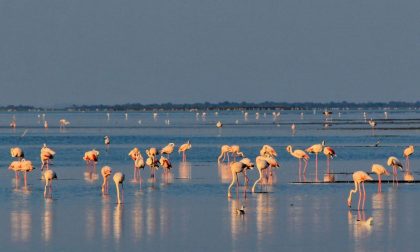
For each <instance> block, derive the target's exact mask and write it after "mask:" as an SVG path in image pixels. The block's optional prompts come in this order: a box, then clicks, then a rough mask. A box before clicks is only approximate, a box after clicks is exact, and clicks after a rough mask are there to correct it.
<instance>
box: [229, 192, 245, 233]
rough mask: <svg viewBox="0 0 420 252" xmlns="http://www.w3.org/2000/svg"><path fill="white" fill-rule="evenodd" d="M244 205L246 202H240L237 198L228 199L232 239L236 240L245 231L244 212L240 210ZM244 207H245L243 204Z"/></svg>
mask: <svg viewBox="0 0 420 252" xmlns="http://www.w3.org/2000/svg"><path fill="white" fill-rule="evenodd" d="M244 205H246V202H241V201H240V200H239V199H234V200H230V201H229V209H230V211H231V218H230V229H231V235H232V240H234V241H236V240H238V239H239V237H240V235H241V234H244V233H246V229H247V228H246V214H245V212H243V213H242V212H241V211H240V210H241V208H242V207H243V206H244ZM244 208H245V209H246V207H245V206H244Z"/></svg>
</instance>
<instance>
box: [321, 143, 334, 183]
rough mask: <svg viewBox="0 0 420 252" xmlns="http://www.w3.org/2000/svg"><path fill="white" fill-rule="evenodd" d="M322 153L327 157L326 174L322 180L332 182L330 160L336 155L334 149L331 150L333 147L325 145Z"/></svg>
mask: <svg viewBox="0 0 420 252" xmlns="http://www.w3.org/2000/svg"><path fill="white" fill-rule="evenodd" d="M324 155H325V156H326V157H327V174H325V176H324V182H334V181H335V177H334V175H333V174H331V171H330V160H331V159H333V158H334V157H335V156H336V154H335V151H334V150H333V148H331V147H329V146H325V147H324Z"/></svg>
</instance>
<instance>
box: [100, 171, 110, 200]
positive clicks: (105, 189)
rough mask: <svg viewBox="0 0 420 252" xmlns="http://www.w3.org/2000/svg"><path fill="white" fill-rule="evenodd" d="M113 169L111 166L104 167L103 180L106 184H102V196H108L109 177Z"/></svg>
mask: <svg viewBox="0 0 420 252" xmlns="http://www.w3.org/2000/svg"><path fill="white" fill-rule="evenodd" d="M111 173H112V169H111V167H109V166H104V167H102V169H101V174H102V178H103V179H104V182H103V183H102V194H103V195H106V194H108V177H109V176H110V175H111Z"/></svg>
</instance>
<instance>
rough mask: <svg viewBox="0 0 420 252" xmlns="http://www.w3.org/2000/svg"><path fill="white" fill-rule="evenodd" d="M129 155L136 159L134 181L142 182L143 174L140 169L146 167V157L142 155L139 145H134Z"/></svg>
mask: <svg viewBox="0 0 420 252" xmlns="http://www.w3.org/2000/svg"><path fill="white" fill-rule="evenodd" d="M128 155H129V156H130V157H131V159H133V161H134V175H133V181H134V182H137V181H140V183H141V175H140V169H143V168H144V159H143V156H142V155H141V153H140V151H139V149H137V147H134V149H132V150H131V151H130V152H129V153H128Z"/></svg>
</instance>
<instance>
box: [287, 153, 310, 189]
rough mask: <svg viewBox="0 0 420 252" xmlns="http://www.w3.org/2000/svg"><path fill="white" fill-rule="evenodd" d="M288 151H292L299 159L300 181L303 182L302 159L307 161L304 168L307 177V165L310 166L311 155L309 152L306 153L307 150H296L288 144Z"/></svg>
mask: <svg viewBox="0 0 420 252" xmlns="http://www.w3.org/2000/svg"><path fill="white" fill-rule="evenodd" d="M286 150H287V152H289V153H290V155H292V156H293V157H295V158H297V159H298V160H299V182H301V177H302V175H301V174H302V173H301V170H302V159H303V161H304V162H305V167H304V168H303V174H304V177H305V174H306V167H307V166H308V160H309V156H308V154H306V152H304V151H303V150H294V151H293V149H292V146H291V145H288V146H287V147H286Z"/></svg>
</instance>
